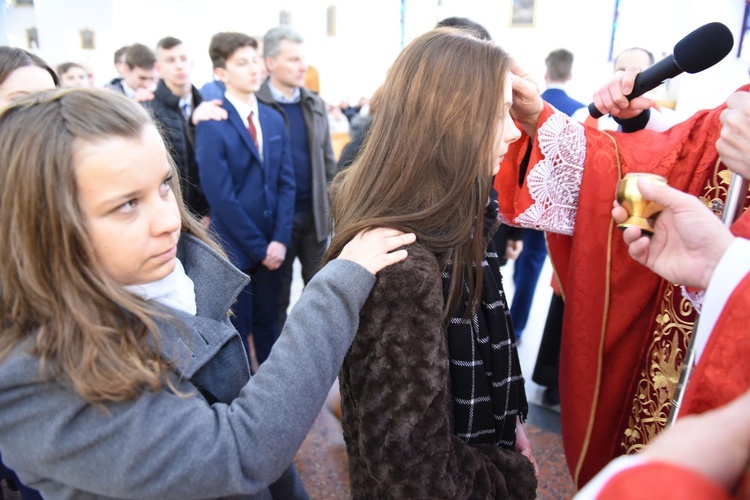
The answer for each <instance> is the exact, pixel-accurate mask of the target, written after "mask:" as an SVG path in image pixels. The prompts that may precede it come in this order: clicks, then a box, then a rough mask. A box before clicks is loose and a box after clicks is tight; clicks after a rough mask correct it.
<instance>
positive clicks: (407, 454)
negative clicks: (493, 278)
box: [340, 245, 536, 499]
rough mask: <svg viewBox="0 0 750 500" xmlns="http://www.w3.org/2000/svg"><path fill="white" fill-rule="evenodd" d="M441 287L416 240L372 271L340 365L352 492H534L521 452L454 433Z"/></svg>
mask: <svg viewBox="0 0 750 500" xmlns="http://www.w3.org/2000/svg"><path fill="white" fill-rule="evenodd" d="M442 308H443V292H442V286H441V280H440V269H439V268H438V263H437V260H436V259H435V257H434V256H433V255H432V254H430V253H429V252H428V251H427V250H426V249H424V248H423V247H420V246H418V245H414V246H413V247H410V248H409V257H408V259H407V260H406V261H404V262H402V263H400V264H398V265H395V266H391V267H389V268H386V269H385V270H384V271H382V272H381V273H379V275H378V281H377V283H376V285H375V288H374V289H373V292H372V294H371V295H370V298H369V300H368V302H367V303H366V304H365V307H364V309H363V311H362V316H361V319H360V330H359V333H358V335H357V338H356V339H355V341H354V344H353V345H352V348H351V350H350V352H349V354H348V356H347V359H346V361H345V363H344V366H343V368H342V372H341V376H340V383H341V394H342V407H343V420H342V423H343V427H344V437H345V439H346V442H347V451H348V453H349V468H350V477H351V483H352V496H353V498H355V499H357V498H468V497H472V498H533V497H534V496H535V493H534V492H535V489H536V479H535V477H534V472H533V468H532V466H531V463H530V462H529V461H528V460H527V459H526V457H524V456H522V455H520V454H518V453H515V452H511V451H508V450H503V449H500V448H497V447H494V446H477V447H474V446H470V445H467V444H466V443H464V442H463V441H461V440H460V439H459V438H458V437H456V436H455V435H453V433H452V413H451V412H452V402H451V395H450V388H449V363H448V350H447V343H446V339H445V330H444V327H443V324H442Z"/></svg>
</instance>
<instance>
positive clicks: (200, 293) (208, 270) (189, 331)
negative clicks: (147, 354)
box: [157, 233, 250, 378]
mask: <svg viewBox="0 0 750 500" xmlns="http://www.w3.org/2000/svg"><path fill="white" fill-rule="evenodd" d="M177 257H178V258H179V259H180V261H181V262H182V265H183V266H184V267H185V272H186V273H187V275H188V276H189V277H190V279H192V280H193V283H194V284H195V302H196V307H197V314H196V315H195V316H193V315H191V314H188V313H185V312H182V311H178V310H176V309H172V308H166V309H167V310H168V312H169V314H170V316H173V317H174V318H175V319H176V321H171V320H160V321H158V322H157V324H158V327H159V331H160V335H159V350H160V352H161V353H162V355H163V356H164V357H165V358H167V359H169V360H171V361H172V362H173V363H174V364H175V365H176V368H177V372H178V373H179V374H180V375H181V376H182V377H185V378H192V377H193V376H194V375H195V374H196V372H197V371H198V370H200V369H201V368H202V367H203V366H204V365H206V364H207V363H208V362H209V361H211V359H212V358H214V357H215V356H216V355H217V353H218V352H219V350H221V349H222V347H224V346H225V345H226V344H227V343H228V342H229V341H231V340H233V339H237V338H239V337H238V335H237V332H236V331H235V330H234V328H233V327H232V326H231V324H230V323H229V321H228V317H227V313H228V311H229V308H230V307H231V306H232V304H233V303H234V301H235V299H236V298H237V295H239V293H240V291H242V289H243V288H244V287H245V286H246V285H247V283H248V282H249V281H250V279H249V278H248V277H247V276H246V275H245V274H243V273H242V272H240V271H239V270H238V269H237V268H235V267H234V266H233V265H232V264H231V263H230V262H229V261H228V260H226V259H225V258H224V257H222V256H220V255H219V254H218V253H216V252H215V251H214V250H213V249H211V248H210V247H208V245H206V244H205V243H203V242H202V241H200V240H199V239H197V238H195V237H194V236H191V235H188V234H184V233H183V234H182V236H181V237H180V242H179V244H178V246H177ZM217 322H218V324H217ZM239 345H242V344H241V343H240V344H239Z"/></svg>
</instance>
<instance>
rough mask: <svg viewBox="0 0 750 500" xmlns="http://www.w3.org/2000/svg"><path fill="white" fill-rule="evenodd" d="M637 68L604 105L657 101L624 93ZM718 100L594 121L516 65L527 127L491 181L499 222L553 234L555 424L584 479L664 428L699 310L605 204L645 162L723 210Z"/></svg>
mask: <svg viewBox="0 0 750 500" xmlns="http://www.w3.org/2000/svg"><path fill="white" fill-rule="evenodd" d="M636 73H637V70H636V68H629V69H628V70H627V71H626V72H625V73H618V74H616V76H615V78H620V79H621V81H620V83H621V90H622V92H621V93H620V95H619V96H618V95H614V96H605V97H608V99H609V100H607V99H603V98H602V97H601V95H599V96H598V97H595V100H594V102H595V103H597V106H598V107H599V108H600V110H601V111H603V112H613V114H615V113H619V114H620V115H621V116H623V117H626V118H627V117H629V116H626V115H628V113H630V111H631V110H635V111H633V112H632V113H630V116H633V115H635V114H637V111H638V110H639V109H645V108H647V107H649V106H650V105H652V104H653V103H652V102H651V101H650V100H648V99H646V98H643V97H641V98H636V99H634V100H633V101H631V102H629V103H628V101H627V100H624V99H622V97H623V95H626V94H627V93H629V91H630V88H632V83H633V80H634V78H635V74H636ZM628 86H630V88H628ZM748 89H750V86H748V87H744V88H743V89H742V90H743V91H745V90H748ZM620 107H622V108H623V110H622V111H618V110H619V109H620ZM724 108H725V106H720V107H719V108H716V109H713V110H706V111H701V112H698V113H696V114H695V115H694V116H693V117H691V118H690V119H689V120H687V121H686V122H683V123H681V124H678V125H676V126H674V127H672V128H671V129H669V130H667V131H664V132H654V131H650V130H642V131H639V132H635V133H631V134H624V133H617V132H606V131H599V130H595V129H591V128H584V127H583V126H582V125H580V124H578V123H576V122H572V121H571V120H570V119H569V118H568V117H566V116H565V115H564V114H562V113H559V112H556V111H555V110H554V109H553V108H551V107H550V106H548V105H545V104H544V103H543V101H541V99H540V98H538V91H537V90H536V89H535V87H534V86H533V85H530V84H529V83H528V82H526V81H525V80H523V78H520V77H517V76H514V104H513V113H514V117H515V118H516V119H517V121H518V122H519V125H521V127H522V128H523V130H524V131H525V134H524V137H522V138H521V139H520V140H519V141H517V142H516V143H515V144H513V145H512V147H511V150H510V151H509V152H508V154H507V155H506V157H505V160H504V161H503V163H502V165H501V168H500V172H499V174H498V176H497V178H496V183H495V187H496V189H497V191H498V193H499V200H500V209H501V217H502V218H503V219H504V221H506V222H508V223H511V224H516V225H521V226H525V227H532V228H535V229H541V230H544V231H548V232H549V233H554V234H548V244H549V249H550V257H551V260H552V263H553V267H554V270H555V274H556V276H557V278H558V279H559V283H560V284H561V291H562V294H563V297H564V299H565V318H564V323H563V341H562V349H561V359H560V400H561V422H562V434H563V443H564V446H565V454H566V459H567V461H568V466H569V469H570V471H571V474H572V475H573V478H574V480H575V481H576V483H577V484H578V485H579V486H581V485H583V484H585V483H586V482H587V481H588V480H589V479H591V478H592V477H593V476H594V474H596V473H597V472H598V471H599V470H600V469H601V468H603V467H604V466H605V465H606V464H607V463H608V462H609V461H610V460H611V459H612V458H613V457H616V456H618V455H622V454H627V453H633V452H636V451H639V450H640V449H642V448H643V446H644V445H645V444H646V443H647V442H649V440H650V439H651V438H653V437H654V436H655V435H656V434H657V433H659V432H660V431H661V430H662V429H663V428H664V426H665V425H666V421H667V417H668V415H669V411H670V409H671V403H672V398H673V397H674V392H675V388H676V384H677V381H678V378H679V372H680V370H681V367H682V362H683V359H684V355H685V350H686V347H687V344H688V342H689V338H690V335H691V334H692V330H693V323H694V320H695V308H694V305H693V302H692V301H691V300H690V299H689V297H688V296H686V294H684V293H683V290H682V289H681V287H680V286H676V285H674V284H672V283H670V282H669V281H667V280H664V279H662V278H660V277H659V276H658V275H656V274H654V273H653V272H651V271H649V270H648V269H646V268H644V267H643V266H641V265H639V264H638V263H637V262H635V261H633V260H632V259H631V258H630V256H629V255H628V248H627V245H625V244H624V243H623V241H622V238H621V236H620V234H619V231H618V230H617V229H616V226H615V224H614V221H613V220H612V217H611V215H610V210H611V208H612V203H613V200H614V197H615V186H616V184H617V181H618V180H619V179H621V178H622V177H623V176H624V175H625V174H627V173H629V172H651V173H655V174H659V175H662V176H663V177H665V178H666V179H667V180H668V182H669V184H670V185H671V186H673V187H675V188H677V189H679V190H680V191H683V192H687V193H691V194H693V195H695V196H698V197H700V198H701V200H702V201H703V203H704V204H705V205H706V206H709V207H711V208H713V209H715V210H716V211H717V212H720V211H721V209H722V207H723V203H724V199H725V197H726V190H727V186H728V183H729V179H730V178H731V172H729V171H728V170H727V169H726V167H725V166H724V165H723V164H722V163H721V161H720V160H719V157H718V154H717V152H716V147H715V143H716V141H717V139H718V138H719V134H720V131H721V123H720V120H719V116H720V115H721V113H722V111H723V110H724ZM527 154H528V155H529V156H528V161H524V156H526V155H527ZM524 165H525V168H526V172H525V182H524V183H523V185H522V186H519V185H518V182H517V180H518V178H519V174H520V173H521V169H522V168H524Z"/></svg>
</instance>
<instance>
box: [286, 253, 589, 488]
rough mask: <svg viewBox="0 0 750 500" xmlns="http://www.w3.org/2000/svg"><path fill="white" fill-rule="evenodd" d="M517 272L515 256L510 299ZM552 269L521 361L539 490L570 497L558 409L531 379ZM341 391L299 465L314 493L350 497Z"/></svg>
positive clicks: (508, 273)
mask: <svg viewBox="0 0 750 500" xmlns="http://www.w3.org/2000/svg"><path fill="white" fill-rule="evenodd" d="M512 272H513V264H512V262H511V263H509V264H508V265H507V266H506V267H505V268H504V269H503V275H504V278H505V283H504V285H505V288H506V293H507V294H508V296H509V299H510V298H512V295H513V281H512V279H511V277H512ZM551 275H552V268H551V266H550V264H549V259H548V260H547V262H546V263H545V266H544V268H543V270H542V275H541V277H540V278H539V286H538V287H537V293H536V295H535V296H534V302H533V304H532V306H531V315H530V317H529V322H528V324H527V326H526V331H525V332H524V337H523V342H522V343H521V345H520V347H519V357H520V359H521V366H522V369H523V372H524V373H525V374H527V383H526V384H527V385H526V387H527V396H528V399H529V402H530V404H531V406H530V409H529V421H528V423H527V433H528V436H529V440H530V441H531V445H532V450H533V452H534V456H535V458H536V459H537V462H538V463H539V467H540V478H539V488H538V490H537V495H538V498H539V499H541V500H546V499H549V500H552V499H567V498H571V497H572V496H573V494H574V493H575V486H574V485H573V481H572V480H571V478H570V474H569V472H568V467H567V465H566V463H565V459H564V455H563V449H562V439H561V437H560V415H559V412H558V409H556V408H552V409H551V408H547V407H544V406H541V396H542V392H543V388H542V387H539V386H538V385H536V384H534V383H533V382H532V381H531V380H529V379H530V374H531V372H532V371H533V369H534V363H536V353H537V349H538V348H539V342H540V341H541V336H542V329H543V327H544V321H545V319H546V316H547V307H548V306H549V301H550V296H551V293H552V292H551V288H550V287H549V283H550V279H551ZM298 276H299V269H297V268H295V282H294V284H293V288H292V295H293V300H294V298H296V297H297V296H298V295H299V293H300V291H301V289H302V286H301V283H299V279H298ZM336 391H338V387H337V386H334V387H333V388H332V389H331V393H330V394H329V398H328V402H327V404H326V405H325V406H324V407H323V409H322V410H321V411H320V414H319V415H318V418H317V419H316V421H315V423H314V424H313V427H312V429H311V430H310V433H309V434H308V436H307V439H306V440H305V442H304V443H303V444H302V447H301V448H300V450H299V452H298V453H297V456H296V457H295V462H296V464H297V468H298V469H299V472H300V475H301V476H302V480H303V481H304V483H305V486H306V487H307V489H308V492H309V493H310V497H311V498H312V499H348V498H349V497H350V493H349V472H348V468H347V462H346V447H345V445H344V439H343V437H342V434H341V424H340V423H339V421H338V419H337V418H336V417H335V416H334V414H333V413H332V412H331V409H330V403H331V401H332V399H333V398H334V397H335V393H336Z"/></svg>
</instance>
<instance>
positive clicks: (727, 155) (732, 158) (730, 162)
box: [716, 92, 750, 179]
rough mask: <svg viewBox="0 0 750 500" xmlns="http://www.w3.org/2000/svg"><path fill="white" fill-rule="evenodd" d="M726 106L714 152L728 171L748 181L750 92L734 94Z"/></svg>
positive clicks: (749, 175) (721, 117) (749, 173)
mask: <svg viewBox="0 0 750 500" xmlns="http://www.w3.org/2000/svg"><path fill="white" fill-rule="evenodd" d="M726 104H727V108H726V109H725V110H724V111H722V112H721V115H720V117H719V119H720V120H721V136H720V137H719V140H718V141H716V151H718V153H719V156H721V161H722V162H723V163H724V165H726V166H727V167H729V169H730V170H732V171H733V172H735V173H736V174H739V175H741V176H742V177H744V178H745V179H750V92H735V93H734V94H732V95H730V96H729V98H727V102H726Z"/></svg>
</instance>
